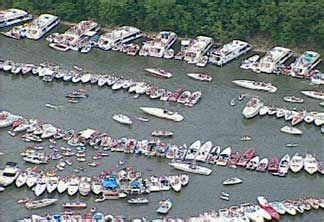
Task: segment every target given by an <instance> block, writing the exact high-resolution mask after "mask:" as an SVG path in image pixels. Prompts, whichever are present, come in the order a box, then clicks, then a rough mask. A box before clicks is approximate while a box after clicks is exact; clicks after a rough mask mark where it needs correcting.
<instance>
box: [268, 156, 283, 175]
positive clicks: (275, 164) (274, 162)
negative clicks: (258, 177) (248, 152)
mask: <svg viewBox="0 0 324 222" xmlns="http://www.w3.org/2000/svg"><path fill="white" fill-rule="evenodd" d="M279 162H280V161H279V159H278V158H277V157H274V158H272V159H271V160H270V161H269V166H268V171H269V172H278V168H279Z"/></svg>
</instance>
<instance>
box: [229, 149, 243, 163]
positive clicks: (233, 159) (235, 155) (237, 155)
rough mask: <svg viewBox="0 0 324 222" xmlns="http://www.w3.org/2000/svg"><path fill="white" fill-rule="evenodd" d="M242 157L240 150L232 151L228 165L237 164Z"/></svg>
mask: <svg viewBox="0 0 324 222" xmlns="http://www.w3.org/2000/svg"><path fill="white" fill-rule="evenodd" d="M240 157H241V154H240V152H237V151H236V152H234V153H232V154H231V156H230V159H229V161H228V163H227V165H228V166H235V165H236V163H237V162H238V161H239V159H240Z"/></svg>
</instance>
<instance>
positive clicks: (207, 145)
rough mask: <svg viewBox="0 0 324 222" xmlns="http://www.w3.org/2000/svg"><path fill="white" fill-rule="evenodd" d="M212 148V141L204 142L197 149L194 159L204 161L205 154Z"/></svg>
mask: <svg viewBox="0 0 324 222" xmlns="http://www.w3.org/2000/svg"><path fill="white" fill-rule="evenodd" d="M212 148H213V143H212V142H211V141H207V142H205V143H204V144H203V145H202V146H201V147H200V148H199V150H198V152H197V154H196V157H195V160H197V161H201V162H206V159H207V156H208V154H209V152H210V151H211V149H212Z"/></svg>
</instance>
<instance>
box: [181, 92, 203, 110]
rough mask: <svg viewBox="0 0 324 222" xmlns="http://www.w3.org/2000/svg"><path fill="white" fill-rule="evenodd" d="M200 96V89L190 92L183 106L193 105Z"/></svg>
mask: <svg viewBox="0 0 324 222" xmlns="http://www.w3.org/2000/svg"><path fill="white" fill-rule="evenodd" d="M201 96H202V93H201V91H195V92H193V93H191V97H190V98H189V99H188V100H187V102H186V103H185V106H189V107H192V106H194V105H195V104H197V103H198V101H199V100H200V98H201Z"/></svg>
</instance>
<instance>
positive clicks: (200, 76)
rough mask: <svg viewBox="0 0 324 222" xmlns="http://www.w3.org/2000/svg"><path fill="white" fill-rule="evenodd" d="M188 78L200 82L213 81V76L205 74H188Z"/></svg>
mask: <svg viewBox="0 0 324 222" xmlns="http://www.w3.org/2000/svg"><path fill="white" fill-rule="evenodd" d="M187 76H189V77H190V78H193V79H196V80H199V81H206V82H210V81H212V80H213V77H212V76H210V75H208V74H204V73H188V74H187Z"/></svg>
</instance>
